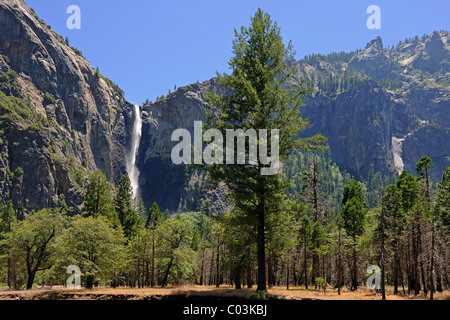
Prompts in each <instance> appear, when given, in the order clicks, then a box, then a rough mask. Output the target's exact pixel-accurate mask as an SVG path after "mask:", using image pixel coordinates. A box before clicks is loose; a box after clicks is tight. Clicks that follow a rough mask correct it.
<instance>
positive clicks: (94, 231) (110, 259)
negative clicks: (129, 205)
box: [59, 216, 126, 283]
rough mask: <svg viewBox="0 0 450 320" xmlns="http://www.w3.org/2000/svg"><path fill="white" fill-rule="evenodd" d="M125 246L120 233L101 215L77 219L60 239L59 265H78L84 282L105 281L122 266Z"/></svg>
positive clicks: (124, 257)
mask: <svg viewBox="0 0 450 320" xmlns="http://www.w3.org/2000/svg"><path fill="white" fill-rule="evenodd" d="M124 244H125V239H124V237H123V235H122V232H121V231H120V230H117V229H115V228H113V226H112V225H111V223H110V222H109V221H108V220H107V219H106V218H105V217H104V216H98V217H93V216H90V217H87V218H83V217H81V216H77V217H75V219H74V220H73V221H72V223H71V225H70V227H69V228H68V229H67V230H66V231H65V232H64V234H63V235H62V237H61V238H60V239H59V245H60V252H61V258H60V259H61V260H62V261H60V263H63V264H65V265H66V266H69V265H72V264H75V265H77V266H79V267H80V269H81V272H82V276H83V277H84V278H85V279H86V281H87V282H91V283H93V282H94V279H101V280H103V281H105V282H107V281H108V280H109V279H110V277H111V274H112V272H113V270H114V269H120V268H123V267H124V264H125V261H126V260H125V259H126V255H125V246H124ZM88 278H89V280H90V281H89V280H88Z"/></svg>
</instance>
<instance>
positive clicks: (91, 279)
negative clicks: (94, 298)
mask: <svg viewBox="0 0 450 320" xmlns="http://www.w3.org/2000/svg"><path fill="white" fill-rule="evenodd" d="M93 287H94V276H93V275H88V276H87V277H86V289H92V288H93Z"/></svg>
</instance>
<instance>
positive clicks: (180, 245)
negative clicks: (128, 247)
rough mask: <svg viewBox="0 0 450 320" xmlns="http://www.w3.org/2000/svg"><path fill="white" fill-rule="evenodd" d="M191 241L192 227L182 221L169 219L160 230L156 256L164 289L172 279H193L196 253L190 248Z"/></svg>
mask: <svg viewBox="0 0 450 320" xmlns="http://www.w3.org/2000/svg"><path fill="white" fill-rule="evenodd" d="M191 241H192V226H191V225H190V224H189V223H187V222H185V221H183V220H182V219H167V220H165V221H164V222H163V223H162V224H161V225H160V227H159V228H158V232H157V239H156V243H157V245H156V248H157V251H156V256H157V258H158V262H157V263H158V266H159V269H160V270H161V276H162V283H161V285H162V286H163V287H164V286H166V285H167V283H168V281H169V278H171V277H172V278H175V279H189V278H191V277H192V270H193V269H192V268H194V267H195V266H196V265H195V263H196V259H195V252H194V251H193V250H192V249H191V248H190V247H189V244H190V243H191Z"/></svg>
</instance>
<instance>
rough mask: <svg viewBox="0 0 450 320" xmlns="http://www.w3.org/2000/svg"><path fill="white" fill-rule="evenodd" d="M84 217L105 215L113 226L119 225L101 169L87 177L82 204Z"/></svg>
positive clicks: (110, 193) (107, 184)
mask: <svg viewBox="0 0 450 320" xmlns="http://www.w3.org/2000/svg"><path fill="white" fill-rule="evenodd" d="M83 215H84V217H94V218H97V217H99V216H103V217H106V218H107V219H108V220H109V221H110V222H111V223H112V224H113V226H115V227H117V226H119V225H120V221H119V218H118V216H117V212H116V210H115V208H114V204H113V198H112V191H111V187H110V185H109V183H108V180H107V179H106V176H105V175H104V173H103V172H102V171H101V170H97V171H95V172H93V173H92V174H91V175H90V177H89V183H88V186H87V188H86V193H85V196H84V206H83Z"/></svg>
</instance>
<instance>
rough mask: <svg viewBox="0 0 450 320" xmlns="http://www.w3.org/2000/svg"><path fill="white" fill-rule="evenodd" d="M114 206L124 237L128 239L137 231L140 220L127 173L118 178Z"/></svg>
mask: <svg viewBox="0 0 450 320" xmlns="http://www.w3.org/2000/svg"><path fill="white" fill-rule="evenodd" d="M114 205H115V209H116V213H117V216H118V218H119V221H120V224H121V225H122V227H123V230H124V232H125V236H126V237H127V238H128V239H129V238H130V237H131V236H132V235H133V234H134V233H135V232H136V231H137V227H138V225H140V224H141V223H142V218H140V217H139V216H138V214H137V212H136V204H135V200H134V199H133V188H132V186H131V182H130V178H129V177H128V174H127V173H125V174H124V175H123V176H122V178H120V183H119V186H118V189H117V194H116V197H115V198H114Z"/></svg>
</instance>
